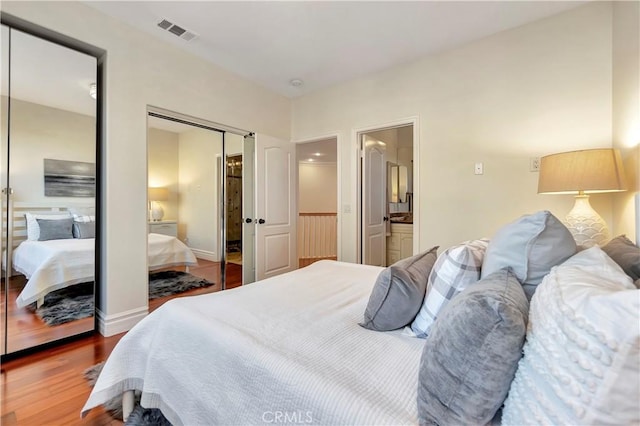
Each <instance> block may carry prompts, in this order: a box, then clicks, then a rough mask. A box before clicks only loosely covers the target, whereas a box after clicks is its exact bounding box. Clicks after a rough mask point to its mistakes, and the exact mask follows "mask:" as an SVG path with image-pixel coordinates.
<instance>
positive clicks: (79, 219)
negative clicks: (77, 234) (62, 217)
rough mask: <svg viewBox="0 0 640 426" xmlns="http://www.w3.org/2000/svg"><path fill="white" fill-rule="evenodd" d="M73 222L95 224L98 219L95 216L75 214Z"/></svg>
mask: <svg viewBox="0 0 640 426" xmlns="http://www.w3.org/2000/svg"><path fill="white" fill-rule="evenodd" d="M73 220H74V221H75V222H78V223H89V222H95V221H96V217H95V216H93V215H78V214H74V215H73Z"/></svg>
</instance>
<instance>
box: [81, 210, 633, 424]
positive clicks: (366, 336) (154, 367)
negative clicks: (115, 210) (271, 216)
mask: <svg viewBox="0 0 640 426" xmlns="http://www.w3.org/2000/svg"><path fill="white" fill-rule="evenodd" d="M549 216H550V213H548V212H545V214H543V215H538V216H536V218H535V219H536V220H538V219H540V220H542V222H543V226H542V227H540V226H535V227H532V226H531V222H529V224H528V225H527V224H525V226H524V227H521V224H520V223H518V224H516V228H517V229H514V228H513V227H512V228H509V229H507V230H506V231H504V232H502V234H500V231H499V232H498V233H497V234H496V235H495V236H494V237H492V239H491V240H490V242H488V244H487V240H477V241H471V242H464V243H461V244H460V245H457V246H454V247H451V248H449V249H447V250H446V251H444V253H442V254H440V255H439V256H437V261H435V264H432V268H428V269H430V270H432V272H431V273H429V271H423V273H426V274H428V275H429V286H431V279H432V278H431V277H432V276H433V275H434V274H435V275H437V276H439V277H440V278H439V279H443V278H442V277H443V276H444V275H445V272H446V271H448V270H449V271H450V270H451V265H453V264H454V263H456V262H453V261H451V259H452V257H453V256H457V255H456V253H460V252H464V251H465V250H466V253H467V254H468V253H469V250H471V251H473V250H481V251H482V253H483V255H482V256H480V257H474V256H467V255H465V256H467V257H469V260H468V262H469V263H468V264H466V263H465V264H464V265H463V266H462V267H461V268H458V269H457V272H460V271H465V273H466V272H468V271H469V270H470V269H473V268H471V267H470V266H469V265H470V264H471V263H473V262H476V263H477V265H478V267H477V268H476V273H477V276H476V278H475V282H474V283H473V284H472V286H470V287H469V288H468V289H463V290H461V291H459V292H458V293H457V295H455V297H454V298H453V299H452V300H451V301H449V302H448V303H449V304H448V305H447V306H445V307H444V308H443V309H442V311H441V312H440V314H439V316H438V318H437V320H436V321H435V322H434V324H433V328H432V329H431V331H430V334H429V336H428V337H427V338H426V339H422V338H417V337H416V335H415V334H412V332H411V331H412V329H413V324H411V327H408V326H407V327H404V328H403V327H399V328H398V327H396V328H397V329H395V330H389V331H375V330H372V329H366V328H364V327H363V326H361V325H360V324H366V322H367V315H368V314H367V312H368V310H369V308H370V307H371V306H372V301H373V300H374V299H375V298H376V291H377V290H376V289H379V288H380V283H383V282H384V279H385V278H384V277H385V276H386V275H385V274H387V273H388V271H392V272H391V273H394V272H393V271H394V269H393V268H394V267H395V268H396V269H395V270H396V271H397V270H398V268H400V266H398V265H399V264H400V262H398V263H396V264H394V265H392V266H391V267H390V268H380V267H374V266H366V265H356V264H349V263H342V262H336V261H320V262H316V263H314V264H312V265H310V266H308V267H306V268H303V269H299V270H296V271H293V272H289V273H287V274H283V275H280V276H277V277H273V278H269V279H266V280H263V281H260V282H257V283H254V284H251V285H247V286H244V287H240V288H236V289H232V290H227V291H224V292H219V293H212V294H207V295H201V296H193V297H185V298H180V299H174V300H171V301H169V302H167V303H166V304H164V305H163V306H162V307H160V308H159V309H157V310H156V311H154V312H153V313H151V314H150V315H149V316H147V317H146V318H145V319H143V320H142V321H141V322H140V323H138V324H137V325H136V326H135V327H134V328H133V329H132V330H130V331H129V332H128V333H127V334H126V335H125V336H124V337H123V338H122V339H121V340H120V341H119V343H118V344H117V346H116V347H115V348H114V350H113V352H112V353H111V355H110V356H109V358H108V359H107V361H106V363H105V365H104V368H103V370H102V373H101V374H100V376H99V378H98V380H97V382H96V384H95V386H94V388H93V390H92V392H91V394H90V396H89V398H88V400H87V402H86V404H85V406H84V407H83V409H82V413H83V414H86V413H87V411H88V410H90V409H92V408H94V407H96V406H98V405H101V404H105V403H107V402H108V401H109V400H110V399H112V398H121V397H122V400H123V407H124V413H125V418H126V416H127V415H128V413H129V412H130V410H131V407H132V401H133V390H138V391H141V400H140V404H141V405H142V406H143V407H145V408H158V409H160V410H161V412H162V415H164V416H165V417H166V419H167V420H168V421H169V422H171V423H172V424H174V425H183V424H184V425H198V424H207V425H216V424H224V425H233V424H242V425H248V424H264V423H295V424H302V423H304V424H329V425H346V424H367V425H372V424H375V425H383V424H394V425H401V424H402V425H404V424H418V423H420V424H488V423H490V422H493V423H494V424H495V423H500V421H502V424H514V425H523V424H637V423H638V422H640V402H639V401H640V386H638V385H639V383H635V382H637V380H636V381H634V380H633V379H631V380H629V379H628V378H633V377H636V378H637V377H640V371H639V369H640V367H639V366H638V357H639V356H640V354H639V352H640V330H637V327H625V326H624V324H638V323H640V317H639V315H640V291H639V290H638V289H637V288H636V286H640V279H638V278H639V277H638V276H633V274H636V275H637V273H640V269H638V268H640V249H638V247H637V246H635V245H633V244H632V243H630V242H627V241H624V240H622V239H619V238H616V240H618V243H619V242H620V241H622V244H618V248H616V250H618V252H620V250H619V248H620V247H622V249H621V250H622V251H624V252H625V253H626V254H625V255H624V256H619V255H616V254H615V253H614V252H615V250H614V251H613V252H607V253H609V254H610V255H611V256H613V257H620V258H623V257H625V256H626V259H627V260H624V259H623V261H622V262H621V263H620V264H617V263H616V262H618V261H615V262H614V261H613V260H612V258H611V257H609V255H607V254H605V251H604V250H603V249H600V248H598V247H593V248H590V249H587V250H583V251H577V248H576V245H575V242H573V238H572V237H571V235H570V234H568V231H566V228H565V231H566V233H565V235H563V236H562V238H561V239H563V240H564V241H560V240H559V239H558V238H557V235H553V234H554V233H555V231H556V230H557V229H559V227H561V228H564V226H563V225H561V224H560V222H559V221H558V220H557V219H555V218H553V220H550V219H549ZM510 225H512V224H510ZM554 227H555V229H552V228H554ZM526 229H532V232H535V233H536V234H535V236H533V237H531V236H528V237H526V238H524V237H522V238H520V237H521V236H522V235H523V233H524V230H526ZM540 229H543V231H542V232H540ZM547 230H549V232H547ZM520 231H523V232H520ZM563 232H564V231H563ZM543 234H544V237H543ZM567 235H568V236H567ZM514 236H515V237H514ZM516 240H519V241H516ZM551 241H553V242H554V244H553V245H550V242H551ZM514 245H519V246H521V248H522V249H518V248H517V247H514ZM461 247H462V249H460V248H461ZM565 248H566V250H565ZM501 250H502V252H500V251H501ZM504 250H506V252H505V251H504ZM435 252H436V249H435V248H434V249H432V250H430V251H428V252H425V253H421V254H418V255H415V256H413V257H412V258H410V259H407V260H403V261H401V262H403V264H402V265H401V267H402V268H404V269H403V270H405V271H409V270H410V269H411V268H412V267H414V266H415V265H416V264H417V263H416V262H417V261H415V260H414V258H415V259H417V258H420V259H422V258H424V259H427V257H428V256H429V255H433V257H434V258H435V257H436V255H435ZM629 253H631V254H632V255H631V257H629V255H628V254H629ZM558 256H560V257H558ZM551 257H555V258H554V259H551ZM507 258H508V260H504V259H507ZM441 259H443V260H442V262H441ZM628 259H631V260H628ZM531 260H535V261H536V263H535V265H534V264H533V263H532V262H531ZM496 261H500V262H502V261H506V262H508V263H507V264H506V265H499V264H494V262H496ZM624 262H627V263H629V262H630V263H632V265H631V267H630V269H628V268H627V269H625V265H623V263H624ZM407 265H408V266H407ZM412 265H413V266H412ZM442 265H444V266H442ZM480 265H481V266H482V268H480ZM523 265H525V267H524V275H522V273H523V272H522V270H523ZM526 265H528V267H526ZM627 266H628V265H627ZM492 268H493V269H495V268H498V269H496V270H495V271H493V272H491V269H492ZM634 268H635V269H634ZM623 269H624V271H623ZM543 271H544V272H543ZM413 272H415V271H413ZM413 272H412V273H413ZM485 274H486V275H485ZM534 275H538V277H534ZM542 275H544V277H543V276H542ZM415 276H419V274H418V275H413V277H415ZM494 276H495V277H498V278H495V277H494ZM381 277H382V278H381ZM421 277H424V275H422V276H421ZM503 278H504V280H505V281H504V285H503V282H502V280H503ZM420 279H422V278H420ZM633 280H636V281H635V286H634V281H633ZM534 281H537V285H538V286H539V288H538V290H536V292H535V294H534V297H533V298H532V299H531V307H530V310H529V311H527V309H529V308H528V301H527V300H528V297H527V296H526V295H525V291H526V290H523V287H524V285H525V284H526V283H528V284H529V285H533V284H532V283H533V282H534ZM391 282H393V283H395V284H393V285H398V283H397V282H396V281H391ZM496 283H497V284H498V285H497V288H498V290H499V291H498V297H499V298H497V299H496V298H493V299H492V298H491V297H493V296H490V295H489V296H486V293H487V289H489V290H490V291H494V290H491V289H492V288H493V287H492V286H494V287H495V284H496ZM507 284H508V286H507V287H504V286H505V285H507ZM425 285H426V284H425ZM503 287H504V288H508V289H509V290H508V292H505V290H504V289H503ZM389 288H390V287H389ZM516 290H517V292H518V295H517V296H518V297H519V298H520V301H524V303H526V304H527V307H526V308H525V309H524V311H519V312H516V315H517V316H518V318H517V320H514V321H511V320H509V319H508V317H509V316H513V315H514V314H513V311H514V309H511V308H513V306H517V304H518V303H521V302H518V301H515V302H514V300H512V299H514V298H515V296H514V295H513V294H512V293H511V292H512V291H516ZM421 291H422V298H420V297H418V299H419V300H418V302H419V304H418V309H420V306H422V299H425V303H426V299H427V298H428V297H429V295H430V294H431V293H434V292H435V290H434V288H433V287H429V288H426V289H425V288H424V287H423V289H422V290H421ZM425 292H426V296H425ZM409 293H410V292H409ZM514 294H515V293H514ZM391 296H392V292H391V291H389V292H388V293H386V296H385V297H386V299H385V300H390V299H391V298H392V297H391ZM396 296H398V294H395V296H393V297H396ZM405 296H407V294H404V296H402V297H405ZM410 297H413V296H410ZM487 301H488V302H489V303H486V302H487ZM476 302H478V303H476ZM384 303H385V304H386V301H385V302H384ZM470 306H471V307H473V309H475V310H476V311H477V312H479V313H480V314H481V316H479V317H476V316H475V315H477V312H471V311H469V310H468V309H469V307H470ZM383 307H384V309H387V308H388V307H389V306H385V305H384V304H383V305H381V306H380V307H379V310H382V309H383ZM391 308H393V309H392V312H391V314H394V313H397V312H400V311H401V310H402V309H400V308H401V307H400V306H391ZM507 308H509V309H507ZM488 312H491V313H494V314H495V316H494V317H493V318H494V319H496V322H495V325H494V322H492V321H493V320H490V321H488V322H485V324H477V323H480V322H481V321H479V320H478V319H476V318H485V317H486V315H487V313H488ZM363 314H364V319H365V321H363ZM412 315H413V316H414V317H415V316H416V312H415V311H414V313H413V314H412ZM527 315H528V316H529V318H528V321H529V322H528V326H527V323H526V322H527V318H526V316H527ZM384 319H385V320H387V319H388V318H387V317H385V318H384ZM416 320H417V317H416ZM403 321H406V319H404V320H403ZM510 321H511V322H510ZM523 321H524V324H523ZM405 323H406V322H405ZM409 323H411V321H409ZM414 323H415V321H414ZM377 324H382V322H380V323H377ZM502 324H506V325H507V327H506V328H505V330H498V331H499V333H498V334H495V333H496V329H500V328H501V327H502ZM514 324H515V325H518V327H513V325H514ZM478 326H480V327H485V328H486V330H487V331H486V334H484V335H480V336H479V338H478V333H479V332H478V331H477V327H478ZM515 328H518V330H515ZM525 331H526V339H527V341H526V343H525V342H524V340H525ZM483 333H485V331H483ZM507 333H509V334H512V333H519V335H518V336H517V338H515V340H519V342H517V344H516V345H515V346H514V347H512V348H509V352H511V353H512V354H514V356H515V357H514V358H513V359H510V360H509V361H508V362H509V364H510V365H508V366H504V365H503V364H505V362H504V359H505V358H504V357H502V355H503V352H505V348H504V347H503V346H502V345H501V344H497V345H496V342H502V341H503V340H504V337H505V336H507V335H508V334H507ZM475 338H478V339H475ZM474 339H475V340H479V343H478V344H477V345H476V343H474ZM512 340H513V339H512ZM452 342H453V343H452ZM486 342H489V343H486ZM485 343H486V344H485ZM523 345H524V346H523ZM452 348H453V349H452ZM523 348H524V349H523ZM523 351H524V357H523V356H522V353H523ZM436 361H437V362H436ZM447 362H449V364H447ZM456 374H458V375H457V376H456ZM498 376H500V377H498ZM514 377H515V378H514ZM443 378H444V379H443ZM450 379H451V380H450ZM496 386H499V387H500V390H495V389H494V388H496ZM507 392H509V395H508V397H507ZM479 394H482V395H480V399H478V398H477V397H478V395H479ZM123 395H124V397H123ZM487 395H488V396H490V397H491V398H490V399H488V398H485V396H487ZM505 399H506V400H505ZM503 404H504V406H503ZM489 406H491V407H490V408H491V409H490V410H487V407H489ZM478 413H479V414H478ZM500 414H502V417H500Z"/></svg>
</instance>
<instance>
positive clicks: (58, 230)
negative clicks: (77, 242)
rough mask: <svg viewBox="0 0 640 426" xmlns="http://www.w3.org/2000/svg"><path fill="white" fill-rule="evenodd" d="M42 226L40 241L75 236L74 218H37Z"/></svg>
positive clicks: (40, 226)
mask: <svg viewBox="0 0 640 426" xmlns="http://www.w3.org/2000/svg"><path fill="white" fill-rule="evenodd" d="M36 220H37V221H38V227H39V228H40V235H39V237H38V241H49V240H66V239H68V238H73V233H72V230H71V227H72V225H73V219H72V218H68V219H36Z"/></svg>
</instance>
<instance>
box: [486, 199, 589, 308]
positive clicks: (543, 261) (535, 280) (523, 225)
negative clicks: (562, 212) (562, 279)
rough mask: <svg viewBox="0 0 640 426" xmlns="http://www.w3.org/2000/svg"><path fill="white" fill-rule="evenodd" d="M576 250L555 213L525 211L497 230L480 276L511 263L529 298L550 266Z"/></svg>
mask: <svg viewBox="0 0 640 426" xmlns="http://www.w3.org/2000/svg"><path fill="white" fill-rule="evenodd" d="M576 251H577V246H576V242H575V240H574V239H573V235H571V232H569V230H568V229H567V227H566V226H564V225H563V224H562V222H560V221H559V220H558V218H556V217H555V216H554V215H552V214H551V213H550V212H548V211H539V212H537V213H534V214H530V215H525V216H522V217H520V218H518V219H517V220H516V221H514V222H511V223H509V224H507V225H505V226H503V227H502V228H500V229H499V230H498V232H496V234H495V235H494V236H493V238H491V241H490V242H489V247H487V252H486V253H485V256H484V261H483V262H482V272H481V274H480V278H484V277H486V276H487V275H490V274H492V273H493V272H495V271H497V270H499V269H502V268H505V267H507V266H508V267H511V268H512V269H513V272H514V273H515V274H516V276H517V277H518V280H519V281H520V282H521V283H522V285H523V287H524V292H525V294H526V295H527V298H529V299H531V296H533V293H534V292H535V291H536V287H537V286H538V284H540V282H541V281H542V278H544V276H545V275H547V274H548V273H549V271H550V270H551V268H552V267H553V266H556V265H559V264H560V263H562V262H564V261H565V260H567V259H568V258H570V257H571V256H573V255H574V254H575V253H576Z"/></svg>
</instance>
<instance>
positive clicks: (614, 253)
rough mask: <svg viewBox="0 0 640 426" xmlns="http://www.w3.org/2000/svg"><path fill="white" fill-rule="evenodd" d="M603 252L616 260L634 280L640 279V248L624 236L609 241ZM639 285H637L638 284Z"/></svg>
mask: <svg viewBox="0 0 640 426" xmlns="http://www.w3.org/2000/svg"><path fill="white" fill-rule="evenodd" d="M602 250H603V251H604V252H605V253H607V255H609V257H610V258H611V259H613V260H614V262H616V263H617V264H618V265H620V267H621V268H622V270H623V271H624V272H626V274H627V275H629V276H630V277H631V279H632V280H634V281H636V282H637V281H638V279H639V278H640V247H638V246H636V245H635V244H633V242H631V240H630V239H628V238H627V237H626V236H624V235H619V236H617V237H615V238H614V239H613V240H611V241H609V242H608V243H607V244H606V245H605V246H604V247H602ZM636 285H637V284H636Z"/></svg>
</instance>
